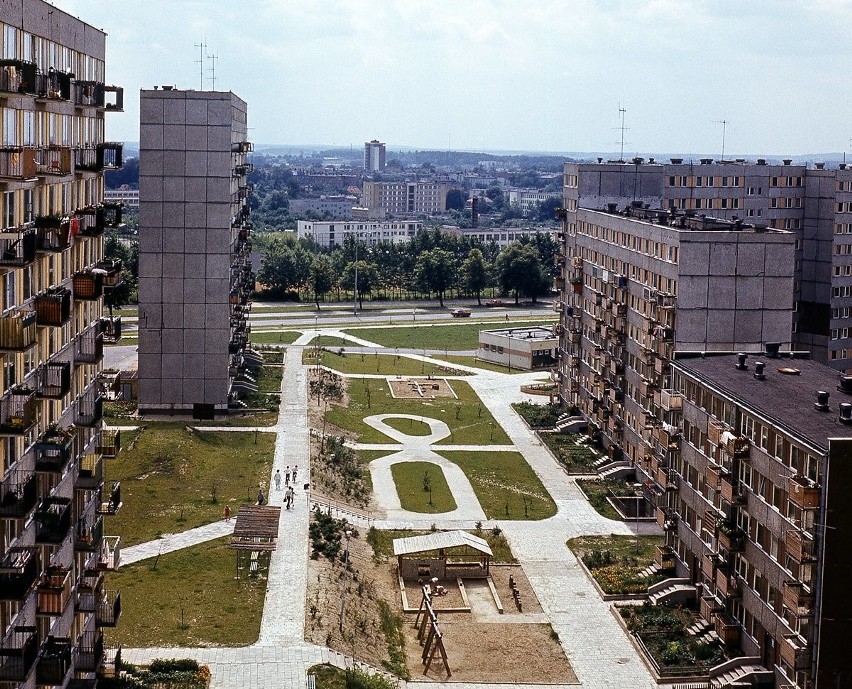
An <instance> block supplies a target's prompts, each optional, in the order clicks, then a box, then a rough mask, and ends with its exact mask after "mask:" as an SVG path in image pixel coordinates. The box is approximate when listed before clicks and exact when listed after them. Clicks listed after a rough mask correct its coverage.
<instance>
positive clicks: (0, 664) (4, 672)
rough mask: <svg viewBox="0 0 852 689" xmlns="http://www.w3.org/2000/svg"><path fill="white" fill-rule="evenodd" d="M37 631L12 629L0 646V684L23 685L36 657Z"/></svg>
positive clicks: (29, 628)
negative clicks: (15, 683)
mask: <svg viewBox="0 0 852 689" xmlns="http://www.w3.org/2000/svg"><path fill="white" fill-rule="evenodd" d="M38 647H39V640H38V630H37V629H36V628H35V627H12V629H11V630H10V631H9V633H8V634H6V636H5V637H3V642H2V645H0V682H18V683H21V684H23V682H24V681H25V680H26V679H27V677H28V676H29V674H30V670H32V667H33V665H34V664H35V661H36V658H37V657H38Z"/></svg>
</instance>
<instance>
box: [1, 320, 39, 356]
mask: <svg viewBox="0 0 852 689" xmlns="http://www.w3.org/2000/svg"><path fill="white" fill-rule="evenodd" d="M35 343H36V315H35V311H12V312H10V313H9V314H8V315H6V316H0V351H3V352H24V351H26V350H28V349H30V348H31V347H33V346H35Z"/></svg>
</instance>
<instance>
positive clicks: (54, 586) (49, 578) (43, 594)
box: [36, 567, 72, 616]
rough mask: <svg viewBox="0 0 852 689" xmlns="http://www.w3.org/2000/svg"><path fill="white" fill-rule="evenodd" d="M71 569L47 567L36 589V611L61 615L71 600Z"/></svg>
mask: <svg viewBox="0 0 852 689" xmlns="http://www.w3.org/2000/svg"><path fill="white" fill-rule="evenodd" d="M71 584H72V580H71V570H70V569H68V568H67V567H48V568H47V569H46V570H45V572H44V574H43V575H42V577H41V581H40V582H39V585H38V589H37V590H36V591H37V596H38V603H37V605H36V613H37V614H39V615H51V616H56V615H61V614H62V613H63V612H65V608H66V607H68V603H69V602H70V601H71V588H72V587H71Z"/></svg>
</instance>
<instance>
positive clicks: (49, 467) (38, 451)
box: [35, 428, 74, 473]
mask: <svg viewBox="0 0 852 689" xmlns="http://www.w3.org/2000/svg"><path fill="white" fill-rule="evenodd" d="M73 456H74V433H73V432H72V431H70V430H68V429H61V428H50V429H48V430H47V431H45V432H44V433H43V434H42V436H41V437H40V438H39V439H38V441H37V442H36V445H35V468H36V471H44V472H49V473H60V472H61V471H62V470H63V469H64V468H65V465H66V464H68V461H69V460H70V459H71V457H73Z"/></svg>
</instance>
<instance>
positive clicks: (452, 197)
mask: <svg viewBox="0 0 852 689" xmlns="http://www.w3.org/2000/svg"><path fill="white" fill-rule="evenodd" d="M465 201H467V194H466V193H465V192H463V191H462V190H461V189H450V190H449V191H448V192H447V210H448V211H451V210H457V211H460V210H464V204H465Z"/></svg>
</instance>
